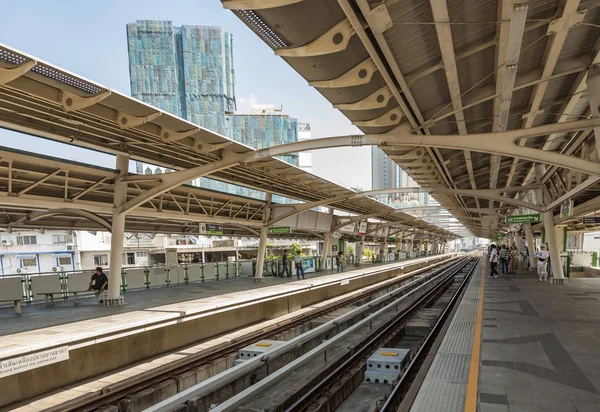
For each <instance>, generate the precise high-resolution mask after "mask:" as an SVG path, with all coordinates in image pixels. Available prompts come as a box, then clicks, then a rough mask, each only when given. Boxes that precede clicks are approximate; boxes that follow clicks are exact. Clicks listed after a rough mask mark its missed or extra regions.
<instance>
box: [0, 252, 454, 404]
mask: <svg viewBox="0 0 600 412" xmlns="http://www.w3.org/2000/svg"><path fill="white" fill-rule="evenodd" d="M450 256H451V255H437V256H428V257H422V258H415V259H409V260H403V261H398V262H391V263H387V264H382V265H375V266H371V265H369V266H366V267H365V266H363V267H361V268H357V269H354V268H352V270H346V271H345V272H342V273H335V272H333V273H332V272H324V273H322V272H320V273H317V274H310V275H307V276H306V279H304V280H296V277H295V276H294V277H293V278H292V279H281V278H267V281H266V282H263V283H255V282H254V279H253V278H235V279H229V280H223V281H218V282H206V283H198V284H189V285H185V286H177V287H171V288H160V289H151V290H143V291H140V292H133V293H132V292H129V293H127V302H128V303H127V305H125V306H121V307H107V306H103V305H98V304H97V303H96V301H95V300H94V299H82V300H81V302H82V303H80V304H79V305H78V306H74V305H73V303H72V302H70V301H65V302H60V303H57V304H56V306H53V307H44V306H43V305H32V306H29V307H26V308H25V309H24V310H23V314H22V315H21V316H17V315H15V314H14V313H13V312H12V309H10V308H7V309H3V310H2V311H0V323H1V325H2V327H1V328H0V365H2V366H3V368H4V369H2V368H0V372H2V373H3V374H4V376H2V375H0V383H1V385H0V399H2V403H1V404H0V406H2V405H6V404H9V403H11V402H14V401H17V400H23V399H28V398H30V397H31V396H36V395H39V394H41V393H44V392H46V391H49V390H53V389H56V388H58V387H61V386H65V385H68V384H71V383H73V382H77V381H79V380H82V379H85V378H88V377H92V376H96V375H99V374H102V373H105V372H107V371H111V370H115V369H117V368H120V367H123V366H125V365H128V364H132V363H134V362H137V361H141V360H144V359H148V358H151V357H152V356H157V355H159V354H162V353H165V352H168V351H171V350H176V349H178V348H181V347H184V346H186V345H191V344H194V343H196V342H199V341H202V340H203V339H208V338H212V337H215V336H218V335H219V334H222V333H226V332H229V331H233V330H236V329H239V328H242V327H245V326H247V325H252V324H255V323H258V322H261V321H264V320H268V319H275V318H277V317H279V316H283V315H286V314H289V313H292V312H294V311H297V310H300V309H301V308H303V307H306V306H308V305H311V304H315V303H317V302H321V301H323V300H325V299H328V298H332V297H335V296H339V295H342V294H344V293H347V292H352V291H354V290H358V289H361V288H364V287H366V286H369V285H374V284H376V283H379V282H382V281H385V280H388V279H392V278H394V277H396V276H399V275H402V274H404V273H405V272H408V271H412V270H416V269H419V268H421V267H424V266H426V265H429V264H431V263H435V262H441V261H443V260H445V259H446V258H448V257H450ZM348 269H350V268H348ZM38 355H41V356H46V357H55V358H56V359H55V360H56V362H46V363H44V362H43V361H41V363H39V364H36V365H34V367H33V368H30V369H27V368H22V369H21V370H20V371H19V373H12V374H10V373H6V370H7V368H9V366H7V361H9V362H13V363H14V362H21V366H17V367H22V364H23V363H27V362H31V361H32V357H35V358H36V359H33V362H34V363H35V362H36V361H37V360H38V359H37V358H38ZM95 359H101V360H102V361H101V362H96V361H94V360H95ZM65 360H66V362H65ZM25 381H28V382H32V383H33V384H30V385H24V384H23V383H24V382H25Z"/></svg>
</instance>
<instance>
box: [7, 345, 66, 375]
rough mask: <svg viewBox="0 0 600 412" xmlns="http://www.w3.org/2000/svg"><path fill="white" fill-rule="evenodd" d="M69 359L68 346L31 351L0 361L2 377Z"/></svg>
mask: <svg viewBox="0 0 600 412" xmlns="http://www.w3.org/2000/svg"><path fill="white" fill-rule="evenodd" d="M67 359H69V347H68V346H61V347H59V348H54V349H48V350H45V351H43V352H36V353H31V354H29V355H24V356H21V357H18V358H12V359H5V360H2V361H0V379H2V378H4V377H6V376H10V375H14V374H17V373H21V372H25V371H28V370H31V369H36V368H39V367H42V366H46V365H50V364H53V363H57V362H62V361H65V360H67Z"/></svg>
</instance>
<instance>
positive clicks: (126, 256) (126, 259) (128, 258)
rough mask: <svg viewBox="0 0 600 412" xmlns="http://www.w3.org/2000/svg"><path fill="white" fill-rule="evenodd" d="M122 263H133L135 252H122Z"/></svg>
mask: <svg viewBox="0 0 600 412" xmlns="http://www.w3.org/2000/svg"><path fill="white" fill-rule="evenodd" d="M123 263H124V264H126V265H135V253H134V252H127V253H123Z"/></svg>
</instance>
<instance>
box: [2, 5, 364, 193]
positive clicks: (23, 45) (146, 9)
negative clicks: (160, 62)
mask: <svg viewBox="0 0 600 412" xmlns="http://www.w3.org/2000/svg"><path fill="white" fill-rule="evenodd" d="M2 14H3V15H4V17H3V19H2V25H0V42H1V43H4V44H7V45H8V46H11V47H14V48H16V49H19V50H21V51H23V52H25V53H27V54H30V55H32V56H34V57H36V58H39V59H42V60H45V61H47V62H49V63H51V64H54V65H57V66H59V67H61V68H64V69H66V70H69V71H71V72H73V73H76V74H78V75H80V76H83V77H85V78H88V79H89V80H92V81H94V82H97V83H100V84H102V85H104V86H106V87H108V88H111V89H114V90H118V91H120V92H123V93H126V94H130V87H129V66H128V58H127V38H126V30H125V25H126V24H127V23H130V22H134V21H135V20H145V19H156V20H171V21H173V23H174V24H175V25H178V26H179V25H181V24H188V25H212V26H221V27H223V29H225V30H227V31H229V32H230V33H232V34H233V41H234V59H235V75H236V96H237V104H238V111H249V110H250V106H251V104H257V103H260V104H275V105H277V106H279V105H283V109H284V112H286V113H287V114H289V115H290V116H292V117H295V118H297V119H298V120H299V121H301V122H307V123H310V124H311V130H312V136H313V138H318V137H327V136H335V135H345V134H357V133H360V132H359V131H358V129H357V128H355V127H354V126H352V125H351V123H350V121H349V120H348V119H346V117H344V116H343V115H342V114H341V113H340V112H339V111H337V110H335V109H333V108H332V107H331V104H330V103H329V102H328V101H327V100H326V99H325V98H324V97H322V96H321V95H320V94H319V93H318V92H317V91H316V90H315V89H313V88H311V87H310V86H308V84H307V82H306V81H305V80H304V79H303V78H302V77H300V75H298V74H297V73H296V72H295V71H294V70H293V69H292V68H291V67H290V66H288V65H287V64H286V63H285V62H284V61H283V60H282V59H281V58H279V57H277V56H275V55H274V53H273V51H272V50H271V49H270V48H269V47H268V46H266V45H265V44H264V43H263V42H262V40H260V38H258V36H256V35H255V34H254V33H253V32H252V31H251V30H250V29H248V28H247V27H246V25H244V24H243V23H242V22H241V21H240V20H239V19H238V18H237V17H236V16H235V15H234V14H233V13H232V12H230V11H228V10H224V9H223V8H222V6H221V2H220V1H219V0H171V1H165V0H143V1H142V0H127V1H123V0H120V1H117V0H105V1H102V2H95V1H77V0H54V1H44V0H30V1H22V2H6V4H3V5H2ZM0 145H4V146H10V147H15V148H18V149H22V150H28V151H36V152H40V153H44V154H47V155H50V156H60V157H64V158H68V159H72V160H76V161H81V162H86V163H95V164H98V165H100V166H105V167H111V168H114V161H113V158H112V156H109V155H104V154H100V153H94V152H89V151H85V150H83V149H78V148H73V147H72V146H66V145H63V144H60V143H55V142H50V141H43V139H40V138H36V137H30V136H24V135H21V134H17V133H14V132H9V131H6V130H2V129H0ZM370 153H371V149H370V148H369V147H363V148H339V149H326V150H319V151H314V152H313V155H312V159H313V173H314V174H317V175H319V176H321V177H324V178H326V179H329V180H332V181H334V182H336V183H338V184H341V185H344V186H346V187H359V188H362V189H365V190H367V189H370V188H371V156H370Z"/></svg>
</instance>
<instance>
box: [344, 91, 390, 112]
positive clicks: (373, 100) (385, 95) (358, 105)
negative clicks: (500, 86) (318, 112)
mask: <svg viewBox="0 0 600 412" xmlns="http://www.w3.org/2000/svg"><path fill="white" fill-rule="evenodd" d="M391 98H392V91H391V90H390V89H389V87H387V86H383V87H382V88H381V89H379V90H377V91H376V92H375V93H372V94H370V95H369V96H367V97H365V98H364V99H362V100H359V101H357V102H354V103H342V104H334V105H333V107H334V108H336V109H339V110H370V109H380V108H382V107H385V106H387V104H388V102H389V101H390V99H391Z"/></svg>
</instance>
